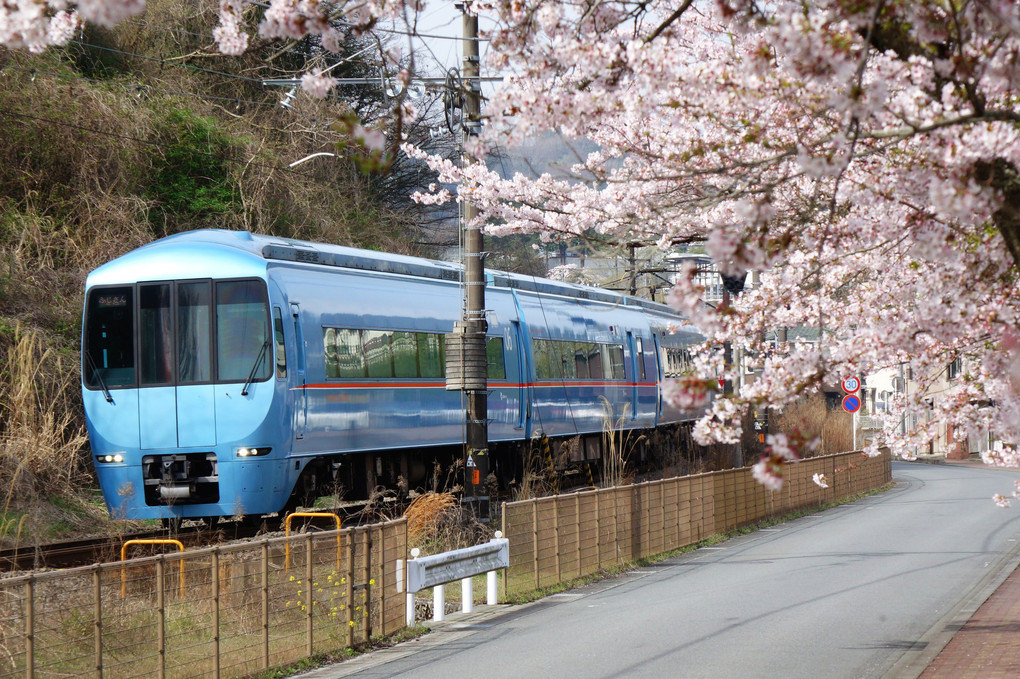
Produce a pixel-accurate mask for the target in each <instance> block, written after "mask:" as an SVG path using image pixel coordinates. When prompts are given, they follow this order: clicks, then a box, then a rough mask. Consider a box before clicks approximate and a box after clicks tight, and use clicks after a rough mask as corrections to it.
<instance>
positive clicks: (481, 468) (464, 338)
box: [446, 3, 489, 520]
mask: <svg viewBox="0 0 1020 679" xmlns="http://www.w3.org/2000/svg"><path fill="white" fill-rule="evenodd" d="M467 4H470V3H467ZM467 4H461V5H458V8H459V9H460V10H461V12H463V35H464V38H463V49H464V63H463V67H462V68H463V73H464V79H463V83H464V86H465V92H464V93H463V104H464V115H463V129H464V137H465V142H466V141H467V140H468V139H469V138H470V137H474V136H477V135H478V133H479V132H480V130H481V120H480V117H481V116H480V114H481V84H480V80H479V66H480V62H479V53H478V17H477V16H474V15H472V14H470V13H469V12H467V11H466V10H467ZM476 160H477V159H475V158H473V157H471V156H470V154H468V153H465V155H464V156H463V162H464V164H465V165H466V164H468V163H472V162H476ZM463 207H464V213H463V215H464V217H463V219H464V222H463V229H464V288H465V292H464V309H463V315H462V319H461V321H459V322H457V323H455V324H454V329H453V333H452V334H451V335H449V336H447V380H446V388H447V389H448V390H450V389H455V390H462V391H464V392H465V401H466V432H465V444H466V445H465V449H464V495H463V498H462V500H461V501H462V503H463V504H466V505H470V506H471V507H472V508H473V509H474V513H475V515H476V516H477V517H478V518H480V519H483V520H486V519H488V517H489V495H488V489H487V485H486V479H487V477H488V476H489V422H488V417H489V403H488V384H487V381H486V368H487V360H486V352H485V331H486V329H487V325H488V324H487V322H486V320H485V267H484V258H485V255H484V251H483V242H482V229H481V227H480V226H479V225H478V224H476V223H474V222H475V219H476V217H477V216H478V210H477V208H475V207H474V206H473V205H471V204H470V203H467V202H465V203H463ZM458 363H459V365H458Z"/></svg>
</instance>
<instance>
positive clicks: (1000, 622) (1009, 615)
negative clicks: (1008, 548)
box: [916, 460, 1020, 679]
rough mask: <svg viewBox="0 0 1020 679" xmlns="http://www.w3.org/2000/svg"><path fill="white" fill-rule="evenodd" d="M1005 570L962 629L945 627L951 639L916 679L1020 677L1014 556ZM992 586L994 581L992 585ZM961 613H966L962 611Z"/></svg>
mask: <svg viewBox="0 0 1020 679" xmlns="http://www.w3.org/2000/svg"><path fill="white" fill-rule="evenodd" d="M944 463H945V464H950V465H960V466H973V467H981V468H983V469H988V467H987V466H986V465H984V464H983V463H982V462H981V461H980V460H977V461H975V460H945V461H944ZM989 501H991V500H989ZM1013 511H1016V510H1015V509H1014V510H1013ZM1010 567H1011V570H1010ZM1006 570H1007V571H1009V574H1008V575H1006V576H1005V580H1002V582H1001V584H999V585H998V586H997V587H995V588H994V590H993V591H992V593H991V595H990V596H988V597H987V598H986V599H984V601H983V603H980V605H979V607H978V608H977V610H976V611H974V612H973V614H972V615H971V616H970V618H969V619H968V620H967V621H966V622H965V623H963V624H962V626H961V624H960V621H959V620H958V621H956V622H955V623H954V622H950V624H948V625H947V626H946V630H945V631H946V633H947V634H952V638H951V639H950V641H949V643H948V644H946V645H945V646H944V647H943V648H942V650H941V651H940V652H939V653H938V655H937V656H935V659H934V660H932V661H931V664H929V665H928V667H927V668H925V669H924V670H923V671H922V672H921V673H920V674H919V675H916V676H918V677H919V678H920V679H1015V678H1016V677H1020V565H1017V558H1016V557H1015V556H1014V558H1012V559H1011V560H1010V561H1009V565H1008V566H1007V568H1006ZM999 577H1000V578H1001V577H1002V576H1001V575H1000V576H999ZM994 585H995V582H994V581H993V582H992V583H991V586H992V587H994ZM983 594H984V592H980V591H979V593H978V594H977V596H975V599H980V598H981V597H982V596H983ZM975 603H978V602H977V601H976V602H975ZM961 613H964V614H965V611H961ZM961 617H962V616H961ZM954 632H955V633H954Z"/></svg>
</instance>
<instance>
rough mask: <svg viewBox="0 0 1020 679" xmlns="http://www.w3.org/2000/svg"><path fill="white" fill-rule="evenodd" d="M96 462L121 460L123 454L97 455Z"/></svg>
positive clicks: (122, 459)
mask: <svg viewBox="0 0 1020 679" xmlns="http://www.w3.org/2000/svg"><path fill="white" fill-rule="evenodd" d="M96 461H97V462H123V461H124V456H123V455H121V454H120V453H114V454H112V455H97V456H96Z"/></svg>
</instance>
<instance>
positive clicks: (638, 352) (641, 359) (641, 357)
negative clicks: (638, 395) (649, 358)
mask: <svg viewBox="0 0 1020 679" xmlns="http://www.w3.org/2000/svg"><path fill="white" fill-rule="evenodd" d="M634 349H635V351H634V354H635V359H636V360H637V364H638V372H639V373H640V375H641V379H645V347H644V342H642V341H641V338H640V337H635V338H634Z"/></svg>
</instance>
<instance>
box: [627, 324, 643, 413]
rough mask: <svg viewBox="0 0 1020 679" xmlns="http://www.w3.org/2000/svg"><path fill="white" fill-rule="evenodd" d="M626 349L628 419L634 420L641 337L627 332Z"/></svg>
mask: <svg viewBox="0 0 1020 679" xmlns="http://www.w3.org/2000/svg"><path fill="white" fill-rule="evenodd" d="M627 351H628V352H629V353H630V361H629V363H630V366H629V367H630V378H631V379H630V387H631V388H630V393H631V397H630V419H632V420H636V419H637V416H638V403H639V400H638V396H639V394H638V389H639V388H640V380H641V372H640V370H641V367H640V366H641V365H642V364H641V338H640V337H634V333H632V332H629V331H628V332H627Z"/></svg>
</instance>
